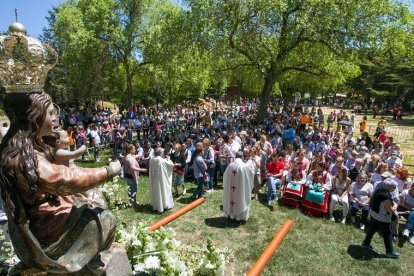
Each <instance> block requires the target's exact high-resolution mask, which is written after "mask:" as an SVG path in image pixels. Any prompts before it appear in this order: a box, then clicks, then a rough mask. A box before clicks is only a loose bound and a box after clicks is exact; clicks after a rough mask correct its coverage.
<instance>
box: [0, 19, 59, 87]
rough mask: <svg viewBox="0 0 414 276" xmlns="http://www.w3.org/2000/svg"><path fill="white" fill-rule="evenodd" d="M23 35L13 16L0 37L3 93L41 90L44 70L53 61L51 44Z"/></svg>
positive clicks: (47, 68) (23, 32) (47, 70)
mask: <svg viewBox="0 0 414 276" xmlns="http://www.w3.org/2000/svg"><path fill="white" fill-rule="evenodd" d="M26 35H27V31H26V28H25V27H24V26H23V25H22V24H21V23H19V22H17V16H16V22H14V23H13V24H11V25H10V26H9V32H8V35H7V36H3V35H2V36H0V86H3V87H4V88H5V89H6V93H31V92H39V93H40V92H42V91H43V86H44V84H45V80H46V76H47V73H48V72H49V70H50V69H51V68H52V67H53V66H54V65H55V64H56V62H57V59H58V55H57V53H56V51H55V50H54V49H53V48H52V47H50V46H49V45H46V44H42V43H41V42H40V41H38V40H37V39H35V38H33V37H29V36H26Z"/></svg>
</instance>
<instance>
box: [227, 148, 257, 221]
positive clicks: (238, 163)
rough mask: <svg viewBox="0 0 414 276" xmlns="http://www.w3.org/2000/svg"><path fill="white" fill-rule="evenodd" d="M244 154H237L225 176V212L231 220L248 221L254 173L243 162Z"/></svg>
mask: <svg viewBox="0 0 414 276" xmlns="http://www.w3.org/2000/svg"><path fill="white" fill-rule="evenodd" d="M242 157H243V153H242V152H237V153H236V159H235V160H234V161H233V162H232V163H230V164H229V165H228V167H227V169H226V171H225V172H224V176H223V211H224V213H225V214H226V215H227V216H228V217H229V218H230V219H235V220H243V221H247V220H248V219H249V213H250V202H251V196H252V189H253V185H254V183H253V182H254V181H253V176H254V172H253V170H252V169H251V168H250V166H248V165H247V164H246V163H244V162H243V160H242Z"/></svg>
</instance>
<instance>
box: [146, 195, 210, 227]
mask: <svg viewBox="0 0 414 276" xmlns="http://www.w3.org/2000/svg"><path fill="white" fill-rule="evenodd" d="M204 201H205V199H204V197H200V198H199V199H197V200H194V201H193V202H191V203H190V204H188V205H186V206H184V207H183V208H181V209H180V210H178V211H177V212H175V213H172V214H171V215H169V216H166V217H165V218H163V219H161V220H159V221H157V222H155V223H153V224H152V225H151V226H150V227H149V230H150V231H155V230H157V229H158V228H160V227H161V226H164V225H166V224H168V223H170V222H171V221H173V220H175V219H176V218H178V217H181V216H182V215H184V214H185V213H187V212H188V211H190V210H192V209H194V208H195V207H197V206H198V205H200V204H201V203H203V202H204Z"/></svg>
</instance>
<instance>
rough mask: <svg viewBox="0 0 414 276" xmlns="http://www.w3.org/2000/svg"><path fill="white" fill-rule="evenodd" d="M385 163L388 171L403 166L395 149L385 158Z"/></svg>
mask: <svg viewBox="0 0 414 276" xmlns="http://www.w3.org/2000/svg"><path fill="white" fill-rule="evenodd" d="M386 163H387V164H388V168H389V170H390V171H394V170H395V169H397V168H400V167H402V166H403V162H402V160H401V159H400V158H399V157H398V152H397V151H396V150H393V151H391V156H390V157H388V158H387V160H386Z"/></svg>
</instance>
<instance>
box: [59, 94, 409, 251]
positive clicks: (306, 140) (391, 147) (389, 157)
mask: <svg viewBox="0 0 414 276" xmlns="http://www.w3.org/2000/svg"><path fill="white" fill-rule="evenodd" d="M257 107H258V105H257V103H256V102H255V101H242V102H241V103H239V104H234V103H231V102H225V103H224V102H223V103H221V104H220V105H219V106H218V107H216V108H210V109H207V108H203V107H200V106H197V105H196V104H192V103H184V104H182V105H177V106H175V107H172V108H164V107H162V106H156V107H153V108H147V107H145V106H143V105H141V106H135V107H133V108H131V109H129V110H125V111H124V112H120V113H118V114H113V113H112V112H111V111H110V110H109V109H100V108H99V107H98V108H97V109H95V110H93V111H89V112H83V113H82V112H75V113H72V114H68V113H67V112H62V114H61V116H60V121H61V125H62V126H63V127H64V128H65V129H67V133H68V137H69V142H70V143H69V144H70V149H71V150H75V149H76V148H80V147H81V146H82V145H84V144H87V143H90V146H89V147H91V148H93V151H94V158H95V160H99V150H100V149H101V148H102V147H111V148H112V149H113V152H114V157H115V158H119V159H121V160H123V164H124V165H123V170H122V171H121V175H122V176H123V177H124V178H125V179H126V180H127V182H128V185H129V196H130V199H131V204H132V205H133V207H134V208H137V209H139V205H138V202H137V200H136V195H137V193H139V189H138V181H139V173H148V174H149V177H150V179H151V178H152V179H151V181H150V182H154V181H153V179H154V177H155V176H157V179H158V180H157V181H158V182H160V178H163V177H164V178H170V176H169V173H171V180H168V181H167V182H166V183H167V184H165V185H167V186H168V185H171V187H170V188H169V189H164V190H163V188H160V186H157V188H156V189H155V190H157V191H160V190H162V193H163V195H158V198H162V197H164V196H166V197H165V198H164V201H165V202H167V203H163V204H161V205H162V206H158V207H156V208H155V207H154V209H155V210H158V211H163V210H164V209H169V208H171V207H172V205H173V202H172V201H171V200H170V197H169V196H170V195H165V193H170V194H171V197H172V196H177V197H178V196H181V195H185V194H186V191H187V189H186V185H189V184H188V182H194V183H195V184H196V185H197V187H196V189H195V191H194V193H193V195H192V196H191V199H196V198H199V197H201V196H203V194H204V193H210V192H213V191H214V190H215V189H216V187H219V185H218V184H219V183H220V179H221V178H223V182H226V181H225V178H226V177H224V176H225V175H226V169H227V167H228V166H229V164H232V163H234V162H236V161H237V160H238V161H237V162H241V161H240V160H242V161H243V163H244V164H246V165H247V167H248V168H249V169H250V170H251V172H252V183H250V181H247V182H249V183H250V184H251V191H250V193H249V196H251V199H252V200H254V199H256V200H259V199H262V200H264V202H263V203H264V204H265V205H266V206H269V207H270V208H273V203H272V201H273V202H275V201H277V200H278V199H279V197H280V202H281V203H282V204H284V205H287V206H292V207H296V208H299V207H302V208H303V209H304V211H305V213H307V214H309V215H311V216H319V217H327V218H328V219H329V220H331V221H333V222H335V221H336V217H335V214H336V212H335V209H336V208H337V206H341V208H342V216H340V217H339V219H338V220H339V221H340V222H341V223H344V224H345V223H347V222H348V219H349V222H350V223H352V224H356V223H357V222H358V226H359V227H360V228H361V229H364V228H365V226H366V225H367V224H368V215H370V216H371V223H370V228H369V231H368V233H369V235H371V237H367V239H366V240H365V241H364V245H365V246H367V247H369V246H370V239H371V238H372V235H373V233H375V231H376V230H380V231H382V232H383V237H384V242H385V244H386V250H387V254H388V256H389V257H398V254H397V253H396V252H394V250H393V248H392V242H391V241H392V239H394V240H396V239H397V237H398V234H399V232H402V235H403V236H404V237H406V238H407V239H408V240H409V242H410V243H412V244H414V237H413V227H414V186H413V185H412V182H411V180H410V179H409V178H408V174H409V173H408V170H407V169H406V168H405V167H404V163H403V155H402V153H401V148H400V145H398V144H396V143H395V141H393V138H392V137H391V136H390V135H389V134H388V133H387V122H386V120H385V119H384V118H383V117H381V119H380V120H379V121H378V124H377V130H376V132H375V134H374V135H373V136H371V135H370V134H369V133H368V132H367V124H368V121H367V118H366V116H363V118H362V120H360V121H358V122H357V121H356V114H355V112H351V113H350V114H348V113H347V112H345V111H342V110H341V111H339V112H336V111H333V112H331V113H330V114H328V116H327V117H326V118H325V114H324V113H323V112H322V109H321V107H308V106H293V105H289V104H284V103H283V102H274V103H272V104H271V105H270V106H269V109H268V113H267V116H266V118H265V119H264V120H262V121H259V119H258V116H257ZM355 126H356V128H355ZM82 158H83V157H82ZM153 159H154V160H155V159H162V160H167V161H168V162H167V163H165V164H164V165H163V166H164V167H165V168H163V170H159V171H158V172H157V173H156V174H152V173H151V160H153ZM157 163H161V162H160V161H157ZM154 164H155V163H154ZM239 165H240V164H239ZM154 166H155V165H154ZM238 167H239V166H238ZM233 170H234V169H233ZM234 174H236V173H235V170H234ZM163 175H164V176H163ZM157 181H156V182H157ZM229 181H230V180H229ZM168 183H170V184H168ZM250 184H249V185H250ZM154 185H155V184H154ZM165 185H164V186H165ZM394 188H395V189H394ZM234 189H235V187H234ZM155 190H154V191H155ZM247 190H249V189H247ZM154 191H153V192H152V193H153V194H154V193H155V192H154ZM377 191H380V192H382V194H381V195H382V197H381V198H380V200H381V199H387V200H388V198H387V195H388V194H389V193H387V192H384V191H389V192H391V193H390V198H389V199H390V203H389V204H388V203H387V204H385V205H384V204H383V202H382V201H378V200H377V197H378V196H376V195H377V194H379V192H377ZM233 192H234V190H233ZM157 193H158V192H157ZM155 201H157V200H155ZM223 201H224V199H223ZM152 205H153V206H155V205H157V203H156V202H152ZM244 205H246V204H244ZM247 205H249V204H247ZM247 205H246V206H247ZM247 207H249V206H247ZM247 207H246V208H247ZM388 207H389V208H388ZM226 208H227V207H226V206H224V209H226ZM225 211H226V210H225ZM242 211H243V210H242ZM244 211H245V210H244ZM358 213H361V215H360V218H357V217H358ZM234 217H235V218H239V217H240V216H234ZM400 217H405V218H406V220H407V223H406V225H405V228H403V229H401V230H402V231H401V230H399V223H398V222H399V218H400ZM241 218H242V220H247V218H248V215H247V216H241ZM243 218H245V219H243ZM384 225H385V226H384ZM386 225H390V227H389V229H388V228H387V226H386ZM391 226H392V227H391ZM374 228H375V229H374ZM374 230H375V231H374Z"/></svg>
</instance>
